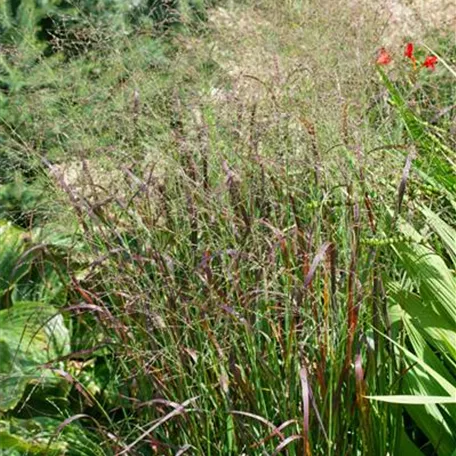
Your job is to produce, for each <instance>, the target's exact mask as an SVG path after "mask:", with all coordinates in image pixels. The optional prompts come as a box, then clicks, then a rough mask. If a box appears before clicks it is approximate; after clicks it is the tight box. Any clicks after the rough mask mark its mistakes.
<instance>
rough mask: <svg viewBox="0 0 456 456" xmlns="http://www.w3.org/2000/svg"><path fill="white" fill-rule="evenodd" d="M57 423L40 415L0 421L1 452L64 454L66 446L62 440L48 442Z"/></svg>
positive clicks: (41, 455) (43, 455) (41, 454)
mask: <svg viewBox="0 0 456 456" xmlns="http://www.w3.org/2000/svg"><path fill="white" fill-rule="evenodd" d="M58 425H59V422H58V421H57V420H52V419H49V418H42V417H34V418H33V419H30V420H20V419H10V420H8V421H0V450H1V454H5V455H8V454H24V455H40V456H46V455H50V456H52V455H55V456H57V455H62V454H64V453H65V450H66V447H67V445H66V444H65V443H64V442H54V443H52V444H51V445H49V444H48V443H49V440H50V439H51V437H52V435H53V434H54V433H55V431H56V429H57V427H58Z"/></svg>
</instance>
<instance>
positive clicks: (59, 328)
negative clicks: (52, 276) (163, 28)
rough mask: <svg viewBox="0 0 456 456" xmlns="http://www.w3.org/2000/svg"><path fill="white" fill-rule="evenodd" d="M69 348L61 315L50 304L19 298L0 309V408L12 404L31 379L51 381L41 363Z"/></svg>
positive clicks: (4, 408)
mask: <svg viewBox="0 0 456 456" xmlns="http://www.w3.org/2000/svg"><path fill="white" fill-rule="evenodd" d="M69 351H70V342H69V333H68V330H67V328H66V327H65V324H64V321H63V318H62V316H61V315H60V314H58V311H57V310H56V309H55V308H53V307H52V306H49V305H46V304H41V303H37V302H19V303H16V304H15V305H14V306H13V307H11V308H8V309H4V310H2V311H0V354H1V358H0V411H6V410H9V409H12V408H14V407H15V406H16V405H17V404H18V403H19V401H20V400H21V398H22V394H23V392H24V390H25V387H26V385H27V384H28V383H30V382H36V383H38V382H53V381H55V376H54V375H53V373H52V371H50V370H49V369H45V368H43V365H44V364H45V363H47V362H49V361H51V360H54V359H56V358H58V357H59V356H62V355H65V354H67V353H69Z"/></svg>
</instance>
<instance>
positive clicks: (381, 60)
mask: <svg viewBox="0 0 456 456" xmlns="http://www.w3.org/2000/svg"><path fill="white" fill-rule="evenodd" d="M392 60H393V59H392V58H391V56H390V55H389V54H388V51H387V50H386V49H385V48H381V49H380V52H379V54H378V58H377V65H388V64H389V63H391V62H392Z"/></svg>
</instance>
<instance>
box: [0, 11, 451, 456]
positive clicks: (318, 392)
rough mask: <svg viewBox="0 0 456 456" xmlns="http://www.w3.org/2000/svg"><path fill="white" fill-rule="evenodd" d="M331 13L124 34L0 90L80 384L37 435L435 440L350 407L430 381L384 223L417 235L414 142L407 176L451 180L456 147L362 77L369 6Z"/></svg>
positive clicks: (374, 22)
mask: <svg viewBox="0 0 456 456" xmlns="http://www.w3.org/2000/svg"><path fill="white" fill-rule="evenodd" d="M323 3H324V4H325V5H326V6H328V7H330V11H331V14H327V12H326V11H325V10H324V9H323V7H322V6H321V5H319V7H318V8H317V7H315V5H314V3H313V2H308V3H307V2H291V3H290V2H285V3H284V4H283V5H279V6H277V5H272V4H269V2H258V3H255V5H254V6H255V7H254V8H253V7H252V6H251V5H250V6H246V5H236V6H235V7H233V9H228V10H217V11H213V12H210V13H209V29H208V34H207V35H204V34H203V35H198V36H197V37H195V36H192V35H179V36H178V37H175V38H174V41H173V40H171V41H170V40H169V39H168V40H167V41H163V42H161V41H160V40H154V41H152V40H150V38H149V37H148V36H145V37H144V36H141V35H140V36H137V37H135V38H134V39H132V38H131V37H127V38H123V39H122V38H121V37H120V36H119V41H118V43H117V47H116V49H107V50H106V51H104V52H105V56H104V58H102V57H101V56H100V54H99V50H97V52H87V53H85V54H83V55H81V56H79V57H78V58H76V59H74V60H70V61H69V62H66V63H62V62H55V67H53V66H52V65H53V62H52V60H46V63H44V65H45V66H46V71H48V70H49V71H51V73H49V74H53V75H54V77H53V78H51V81H52V82H51V84H49V85H46V86H41V85H34V84H31V83H25V84H24V85H23V87H25V89H23V90H19V89H18V90H17V92H15V93H12V94H10V98H9V99H8V103H9V105H8V111H7V112H6V111H5V110H4V111H3V114H2V116H3V122H2V129H3V131H4V132H5V138H6V139H5V142H4V146H5V147H4V149H5V150H6V152H7V154H8V157H9V159H10V160H13V163H14V164H15V165H17V166H18V167H19V168H21V167H22V168H21V173H22V174H25V175H26V177H27V178H28V179H30V180H33V181H34V185H38V186H40V185H41V187H45V188H47V189H48V195H50V196H51V198H52V200H53V206H52V207H54V208H56V209H55V211H56V212H58V215H55V214H53V213H52V212H51V211H49V212H50V213H48V215H47V221H48V222H52V223H56V222H59V224H60V225H65V226H68V231H69V232H70V235H69V239H70V240H71V242H70V241H67V243H66V246H67V251H66V253H67V254H68V258H67V259H66V261H67V262H66V263H65V265H66V267H65V268H64V269H65V273H61V274H60V279H61V282H62V283H61V287H62V288H63V289H64V290H65V293H66V294H65V297H64V298H62V299H63V300H64V301H65V302H62V303H61V308H60V310H61V312H62V313H63V315H65V317H66V318H67V322H68V323H69V322H71V335H72V339H71V340H72V346H71V349H72V353H71V354H70V355H66V356H65V357H64V359H63V360H59V361H63V362H64V363H65V364H64V370H63V371H60V374H61V375H62V372H63V377H64V379H65V381H66V382H68V383H70V384H71V385H72V386H73V388H72V389H71V392H70V393H69V394H68V395H66V396H65V399H64V403H65V405H64V406H61V405H60V403H59V401H58V400H56V399H52V398H50V399H49V403H50V404H51V405H52V407H51V408H52V412H50V411H49V410H46V413H47V414H49V415H52V416H53V417H54V418H55V417H57V418H58V419H59V420H60V422H61V425H60V426H58V428H57V430H56V432H54V434H53V437H52V441H51V443H52V444H54V443H55V440H59V439H60V440H65V438H67V439H68V437H65V430H67V431H71V429H72V427H75V428H76V429H78V430H80V429H82V430H83V431H85V432H87V433H88V434H87V435H89V436H90V439H91V440H95V441H96V442H97V444H98V446H97V449H96V450H94V449H93V448H89V447H88V443H87V441H86V440H84V439H82V438H81V439H80V444H78V439H77V438H73V439H72V440H71V443H70V448H68V451H69V452H70V453H71V452H74V454H95V451H96V454H106V455H109V454H118V455H120V454H144V455H147V454H164V455H167V454H184V453H187V454H201V455H218V454H222V455H230V454H232V455H237V454H252V455H254V454H268V455H272V454H279V453H281V452H284V453H287V454H306V455H310V454H321V455H334V456H335V455H339V454H372V455H377V454H378V455H386V454H400V453H402V454H414V453H412V451H414V452H415V453H416V454H421V453H420V452H419V451H420V450H419V449H418V447H420V446H422V448H421V450H422V454H433V452H439V451H440V453H438V454H442V455H443V454H444V453H443V451H446V450H447V449H448V448H449V445H450V444H451V439H450V438H449V437H448V436H445V439H446V440H445V442H444V443H445V445H446V446H439V442H440V441H439V436H438V435H437V434H436V432H435V429H436V426H435V423H437V426H438V425H439V424H438V423H441V422H442V421H439V415H438V414H437V413H434V415H433V421H432V426H430V428H431V431H432V432H427V431H426V429H424V427H425V426H423V424H422V422H418V421H419V420H417V418H416V417H417V416H418V415H417V414H416V413H414V412H413V411H410V410H409V412H408V414H406V413H404V410H403V408H402V406H401V405H397V404H394V403H390V402H385V401H370V400H368V399H367V398H366V396H377V397H379V396H380V397H385V396H392V395H393V396H397V395H400V394H404V392H408V391H407V388H404V381H405V382H407V381H409V380H408V379H409V378H410V377H412V379H415V380H416V378H417V377H419V375H422V374H423V373H422V372H421V371H420V374H416V371H415V370H414V366H410V365H409V364H407V363H406V362H405V361H404V359H405V357H404V355H403V353H404V350H406V349H407V348H406V347H407V346H408V347H409V349H410V348H411V347H410V333H407V332H406V331H403V328H402V326H401V324H402V323H401V322H400V318H399V317H398V310H397V306H400V305H401V303H400V302H399V299H395V296H396V295H395V294H394V293H393V291H394V287H395V286H396V285H395V283H399V285H398V286H399V287H400V290H401V292H404V293H405V292H407V293H416V289H415V288H414V285H412V284H411V282H412V281H413V280H414V278H413V277H409V281H407V280H406V279H405V278H404V277H405V275H404V271H407V273H409V270H408V269H407V266H410V265H407V264H403V261H402V260H403V258H402V257H400V256H398V255H396V253H397V252H400V251H401V249H402V250H404V249H412V248H414V247H416V246H414V240H413V239H410V236H409V233H405V234H407V236H408V237H407V238H405V237H404V233H402V237H400V236H399V235H400V234H401V231H400V229H399V224H398V220H399V218H400V216H401V215H402V216H403V217H405V218H407V219H408V221H409V222H411V223H416V224H417V226H418V225H419V224H420V223H421V219H420V216H419V215H418V214H417V212H416V211H415V206H414V200H413V194H412V193H409V192H408V189H409V188H418V189H422V188H423V185H422V181H421V180H420V179H419V178H417V177H416V174H415V173H414V171H413V170H414V169H415V168H413V170H412V172H411V171H410V169H408V168H407V166H408V165H407V166H406V169H405V171H404V162H406V160H407V159H406V155H407V154H408V155H409V158H410V159H411V157H412V153H413V150H414V148H415V149H418V151H419V152H420V159H419V164H420V165H422V166H421V167H420V172H421V176H424V175H427V176H430V178H431V179H432V176H434V177H435V178H437V177H443V178H445V176H446V175H447V174H446V173H447V171H444V172H442V171H441V170H442V169H445V170H447V168H444V166H445V167H448V163H447V162H445V164H443V161H442V160H440V159H439V157H438V156H437V158H436V153H435V152H436V150H435V146H436V144H441V143H443V141H449V140H448V139H447V138H446V137H445V138H444V139H443V138H441V137H440V136H438V137H435V135H434V133H435V131H434V130H432V129H431V130H432V132H433V133H432V134H424V133H423V129H424V128H425V126H426V125H428V122H429V121H428V118H427V117H426V116H427V115H428V114H429V113H430V111H427V110H425V107H426V106H427V104H426V97H424V98H423V99H422V100H424V102H423V105H421V106H423V110H424V111H425V115H423V116H421V115H418V114H416V113H415V112H414V111H412V110H411V109H410V108H409V107H408V104H407V103H408V100H407V99H406V96H404V94H403V93H402V92H401V91H400V90H398V88H397V86H398V85H399V83H397V84H396V82H397V80H399V81H401V79H400V78H398V79H397V80H396V81H393V82H391V80H390V79H389V78H388V77H387V75H386V74H385V73H382V76H383V83H384V84H385V86H386V89H388V90H389V95H387V94H386V92H385V89H383V88H381V86H380V88H379V86H378V85H377V83H376V82H374V81H375V80H374V78H375V77H376V75H375V71H376V70H375V68H374V66H373V65H372V63H371V62H372V61H373V59H374V58H373V50H374V49H375V48H376V43H377V41H378V36H379V35H380V31H379V32H376V30H377V29H376V27H378V28H380V29H381V26H382V24H379V23H378V18H377V16H370V15H369V14H370V13H369V11H370V10H368V9H366V10H364V9H362V8H361V6H359V5H358V6H357V7H356V8H358V9H355V10H349V9H347V8H346V7H345V6H344V5H342V3H341V2H323ZM354 15H355V16H356V17H358V18H362V20H361V19H360V20H359V22H356V24H355V25H356V26H355V25H354V24H353V17H354ZM233 18H234V19H236V18H239V23H237V22H233ZM249 20H251V21H252V22H253V27H252V26H251V23H249V22H248V21H249ZM368 32H369V33H368ZM168 38H169V37H168ZM239 38H242V39H239ZM170 43H171V44H170ZM258 52H260V54H259V55H260V58H259V59H258V58H255V57H254V56H255V53H258ZM252 62H253V65H252ZM43 68H44V66H43V67H41V66H37V67H34V69H33V71H32V72H31V74H30V75H27V74H24V75H23V77H24V78H25V80H28V81H31V80H32V79H33V77H35V76H36V75H39V74H41V73H40V72H41V71H42V69H43ZM34 71H36V73H34ZM70 71H71V72H72V73H71V76H70ZM29 78H30V79H29ZM395 84H396V85H395ZM411 93H412V94H415V88H413V90H411ZM426 93H428V92H426ZM386 99H388V100H392V101H393V103H394V104H395V106H394V109H395V110H397V113H398V116H396V114H395V113H396V111H395V110H394V109H392V108H391V105H388V104H387V103H385V100H386ZM444 99H445V100H447V99H448V96H445V97H444ZM32 103H33V105H32ZM24 106H25V107H26V108H27V109H24ZM32 106H33V109H32ZM401 118H402V120H401V121H398V119H399V120H400V119H401ZM440 119H441V120H442V121H444V122H445V123H444V124H442V129H443V130H444V131H446V130H445V129H448V124H449V122H450V121H451V118H449V115H448V113H446V114H444V115H443V116H441V117H440ZM402 121H403V122H404V123H405V127H406V128H405V131H406V133H408V135H407V134H404V127H403V124H401V122H402ZM443 136H445V135H443ZM436 141H438V142H436ZM445 147H447V146H445ZM445 147H443V148H442V149H441V150H442V151H443V150H446V149H445ZM18 157H19V158H18ZM20 157H26V160H25V161H24V160H23V159H21V158H20ZM14 160H16V161H14ZM407 163H409V164H410V160H408V162H407ZM413 163H417V162H413ZM436 163H437V165H436ZM24 167H25V168H24ZM24 169H25V170H26V171H25V172H24ZM429 170H431V171H429ZM432 170H436V171H435V172H434V171H432ZM7 174H8V180H13V179H12V173H7ZM43 176H44V177H43ZM436 176H437V177H436ZM423 178H424V177H421V179H423ZM443 182H447V179H443ZM411 184H414V187H412V185H411ZM442 185H444V184H442ZM398 189H399V191H398ZM447 191H448V188H447ZM397 193H399V198H398V196H397ZM398 200H399V201H398ZM423 200H424V201H425V202H426V201H429V200H426V199H424V198H423V199H422V197H419V201H423ZM432 201H434V200H433V199H432ZM439 204H440V200H439ZM439 207H445V205H444V204H442V205H441V206H439ZM25 220H28V221H29V223H31V222H30V218H25ZM50 226H52V225H50ZM48 232H49V231H48ZM419 245H421V244H419ZM68 246H70V247H68ZM390 246H392V247H393V249H391V248H390ZM416 249H417V248H415V252H418V253H419V251H418V250H416ZM450 252H452V251H451V250H450ZM407 261H408V262H409V263H410V261H411V260H407ZM59 264H60V265H61V262H60V263H59ZM59 271H60V269H59ZM60 272H61V271H60ZM449 274H450V275H451V274H452V273H451V272H449ZM409 275H410V274H409ZM43 277H44V276H43ZM393 280H394V282H393ZM62 295H63V294H62ZM392 297H393V298H392ZM415 297H416V296H415ZM391 299H393V300H394V302H395V303H396V304H395V305H396V307H395V308H394V309H393V310H394V312H391V309H389V308H388V306H389V304H390V303H391ZM53 304H54V302H53ZM54 305H55V304H54ZM415 310H416V309H415ZM69 326H70V325H69ZM430 334H431V336H432V335H433V333H430ZM425 336H426V337H429V334H427V333H426V332H425ZM412 345H413V344H412ZM398 346H399V347H403V348H402V351H401V349H400V348H397V347H398ZM432 347H433V348H435V346H433V345H432ZM413 349H414V353H412V355H413V356H417V355H419V353H418V352H417V345H415V346H413ZM407 350H408V349H407ZM426 350H427V349H426ZM445 359H446V358H445ZM424 371H426V370H425V369H424ZM407 376H408V377H407ZM431 383H432V381H431ZM433 386H435V385H433ZM440 392H441V391H440ZM431 393H432V391H431ZM433 395H435V394H433ZM29 399H30V397H29ZM24 402H25V403H24V404H23V405H22V406H21V407H22V410H23V411H25V413H26V414H28V415H29V416H30V415H33V414H34V410H33V408H34V402H33V400H29V401H24ZM433 407H434V409H433V411H434V412H435V409H437V407H438V406H436V405H435V404H434V405H433ZM439 407H440V406H439ZM11 413H13V412H11ZM446 417H447V415H445V418H446ZM424 421H426V420H424ZM448 423H450V420H448ZM450 424H451V423H450ZM448 426H449V425H448ZM422 433H424V434H422ZM423 435H424V436H425V437H423ZM412 441H413V443H412Z"/></svg>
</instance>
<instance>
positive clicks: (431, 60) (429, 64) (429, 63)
mask: <svg viewBox="0 0 456 456" xmlns="http://www.w3.org/2000/svg"><path fill="white" fill-rule="evenodd" d="M437 61H438V59H437V57H436V56H435V55H428V56H427V57H426V60H425V61H424V63H423V66H424V67H426V68H429V69H430V70H431V71H434V70H435V66H436V65H437Z"/></svg>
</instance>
